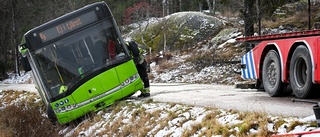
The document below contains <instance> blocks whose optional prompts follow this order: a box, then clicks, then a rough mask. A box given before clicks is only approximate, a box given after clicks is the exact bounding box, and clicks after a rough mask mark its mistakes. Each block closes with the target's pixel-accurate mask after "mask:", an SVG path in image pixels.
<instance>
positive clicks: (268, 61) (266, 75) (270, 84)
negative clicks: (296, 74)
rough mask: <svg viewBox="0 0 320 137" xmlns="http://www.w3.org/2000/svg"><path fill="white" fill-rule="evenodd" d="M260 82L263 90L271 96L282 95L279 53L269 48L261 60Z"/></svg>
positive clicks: (282, 86)
mask: <svg viewBox="0 0 320 137" xmlns="http://www.w3.org/2000/svg"><path fill="white" fill-rule="evenodd" d="M262 83H263V87H264V89H265V91H266V92H267V93H268V94H269V96H271V97H278V96H282V95H283V93H284V85H283V83H282V82H281V66H280V59H279V54H278V53H277V52H276V51H275V50H270V51H269V52H268V54H267V55H266V57H265V58H264V61H263V67H262Z"/></svg>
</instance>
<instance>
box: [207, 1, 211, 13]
mask: <svg viewBox="0 0 320 137" xmlns="http://www.w3.org/2000/svg"><path fill="white" fill-rule="evenodd" d="M207 4H208V8H209V12H210V13H212V7H211V2H210V0H207Z"/></svg>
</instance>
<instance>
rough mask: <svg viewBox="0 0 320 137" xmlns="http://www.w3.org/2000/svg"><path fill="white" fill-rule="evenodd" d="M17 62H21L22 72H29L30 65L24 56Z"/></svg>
mask: <svg viewBox="0 0 320 137" xmlns="http://www.w3.org/2000/svg"><path fill="white" fill-rule="evenodd" d="M19 60H20V62H21V65H22V67H23V69H24V71H30V70H31V66H30V63H29V61H28V58H27V57H26V56H25V57H23V56H21V57H20V59H19Z"/></svg>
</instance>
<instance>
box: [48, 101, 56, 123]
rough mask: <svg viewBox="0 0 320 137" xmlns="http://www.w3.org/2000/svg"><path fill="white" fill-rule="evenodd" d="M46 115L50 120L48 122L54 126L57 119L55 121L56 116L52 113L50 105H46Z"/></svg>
mask: <svg viewBox="0 0 320 137" xmlns="http://www.w3.org/2000/svg"><path fill="white" fill-rule="evenodd" d="M47 115H48V118H49V119H50V121H51V122H52V123H53V124H55V123H56V122H57V121H58V119H57V116H56V114H55V113H54V111H53V109H52V107H51V105H50V104H48V105H47Z"/></svg>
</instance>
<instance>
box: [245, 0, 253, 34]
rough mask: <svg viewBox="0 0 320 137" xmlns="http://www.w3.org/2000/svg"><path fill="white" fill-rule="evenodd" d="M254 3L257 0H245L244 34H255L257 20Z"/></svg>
mask: <svg viewBox="0 0 320 137" xmlns="http://www.w3.org/2000/svg"><path fill="white" fill-rule="evenodd" d="M254 3H255V0H244V10H243V17H244V28H245V31H244V35H245V36H252V35H253V34H254V22H255V18H254V16H255V13H254V6H253V5H254Z"/></svg>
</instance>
